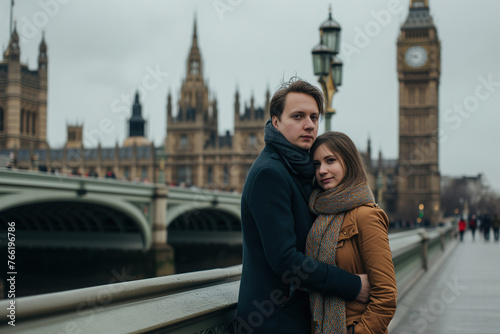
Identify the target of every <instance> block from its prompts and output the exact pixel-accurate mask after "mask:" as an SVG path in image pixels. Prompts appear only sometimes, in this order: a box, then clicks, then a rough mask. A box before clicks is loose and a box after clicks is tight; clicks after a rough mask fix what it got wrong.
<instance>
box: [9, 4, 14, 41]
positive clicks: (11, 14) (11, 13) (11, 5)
mask: <svg viewBox="0 0 500 334" xmlns="http://www.w3.org/2000/svg"><path fill="white" fill-rule="evenodd" d="M13 8H14V0H12V1H11V2H10V34H11V35H12V32H13V31H14V29H13V27H12V22H13V20H12V18H13Z"/></svg>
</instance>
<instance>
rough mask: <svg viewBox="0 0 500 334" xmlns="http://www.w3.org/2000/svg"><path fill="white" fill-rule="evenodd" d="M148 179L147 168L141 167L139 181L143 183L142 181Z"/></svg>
mask: <svg viewBox="0 0 500 334" xmlns="http://www.w3.org/2000/svg"><path fill="white" fill-rule="evenodd" d="M147 178H148V168H147V167H142V170H141V179H142V180H143V181H144V180H147Z"/></svg>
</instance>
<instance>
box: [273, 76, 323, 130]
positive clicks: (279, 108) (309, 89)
mask: <svg viewBox="0 0 500 334" xmlns="http://www.w3.org/2000/svg"><path fill="white" fill-rule="evenodd" d="M288 93H303V94H307V95H309V96H311V97H312V98H314V100H315V101H316V104H317V105H318V110H319V114H320V116H323V114H324V113H325V109H324V106H323V105H324V98H323V93H322V92H321V91H320V90H319V89H318V88H317V87H316V86H313V85H311V84H310V83H308V82H306V81H304V80H301V79H300V78H297V77H293V78H291V79H290V80H289V81H288V82H285V83H283V84H281V87H280V88H278V90H277V91H276V92H275V93H274V95H273V98H272V99H271V105H270V117H271V118H273V116H276V117H278V119H280V120H281V114H282V113H283V109H285V102H286V96H287V95H288Z"/></svg>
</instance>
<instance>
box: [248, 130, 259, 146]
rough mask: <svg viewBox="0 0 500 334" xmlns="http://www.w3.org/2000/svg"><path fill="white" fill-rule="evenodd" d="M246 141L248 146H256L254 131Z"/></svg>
mask: <svg viewBox="0 0 500 334" xmlns="http://www.w3.org/2000/svg"><path fill="white" fill-rule="evenodd" d="M248 143H249V144H250V146H257V136H256V135H255V133H251V134H250V137H249V138H248Z"/></svg>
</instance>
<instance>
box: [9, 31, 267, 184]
mask: <svg viewBox="0 0 500 334" xmlns="http://www.w3.org/2000/svg"><path fill="white" fill-rule="evenodd" d="M46 52H47V47H46V45H45V41H44V39H42V43H41V44H40V57H39V69H38V71H30V70H28V69H27V67H26V66H25V65H20V64H19V55H20V49H19V37H18V35H17V33H16V31H15V30H14V32H13V34H12V36H11V41H10V43H9V47H8V48H7V50H6V51H5V54H4V61H3V62H2V63H1V64H0V156H9V155H10V153H11V152H13V153H14V155H15V157H16V166H15V167H17V168H20V169H43V170H48V171H51V170H54V171H55V170H58V171H63V172H67V173H71V174H75V175H91V176H92V175H97V176H101V177H104V176H105V175H113V176H114V177H116V178H117V179H124V180H141V181H148V182H167V183H170V184H179V185H187V186H196V187H202V188H214V189H221V190H228V191H232V190H237V191H238V190H241V189H242V188H243V184H244V181H245V178H246V174H247V172H248V170H249V168H250V166H251V165H252V163H253V161H254V160H255V158H256V157H257V156H258V154H259V153H260V151H261V150H262V148H263V147H264V125H265V122H266V120H267V118H268V117H269V116H268V115H269V95H270V94H269V91H267V93H266V103H265V106H264V107H257V106H255V105H254V98H253V97H252V98H251V100H250V105H246V104H245V106H244V107H242V106H241V105H240V97H239V92H238V91H236V93H235V97H234V99H235V101H234V134H233V135H231V133H230V132H229V131H226V133H225V134H224V135H222V136H221V135H219V129H218V110H217V100H216V99H215V98H211V95H213V94H212V93H211V92H210V91H209V88H208V86H207V84H206V83H205V81H204V78H203V59H202V57H201V53H200V49H199V47H198V36H197V27H196V22H195V23H194V27H193V36H192V44H191V49H190V52H189V55H188V58H187V67H186V77H185V79H184V81H183V84H182V87H181V93H180V96H179V100H178V102H177V105H176V108H175V109H176V110H175V113H174V107H173V105H172V96H171V94H170V93H169V94H168V96H167V108H166V109H167V110H166V111H167V124H166V129H167V133H166V138H165V141H164V145H163V146H162V147H156V148H155V147H154V145H153V144H152V142H151V141H150V140H148V139H147V138H146V120H145V119H144V118H143V116H142V106H141V102H140V96H139V93H136V94H135V99H134V103H133V106H132V115H131V117H130V119H129V120H128V128H129V136H128V137H127V138H126V139H125V141H124V142H123V144H122V145H121V146H119V145H118V143H117V144H116V145H115V147H111V148H103V147H101V144H98V146H97V147H85V146H84V138H83V126H82V125H68V126H67V141H66V144H65V145H64V147H63V148H60V149H51V148H49V147H48V146H47V144H46V128H47V125H46V110H47V107H46V106H47V54H46ZM7 68H8V70H7ZM16 75H17V76H16ZM19 78H21V80H20V79H19ZM19 92H22V94H19Z"/></svg>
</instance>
